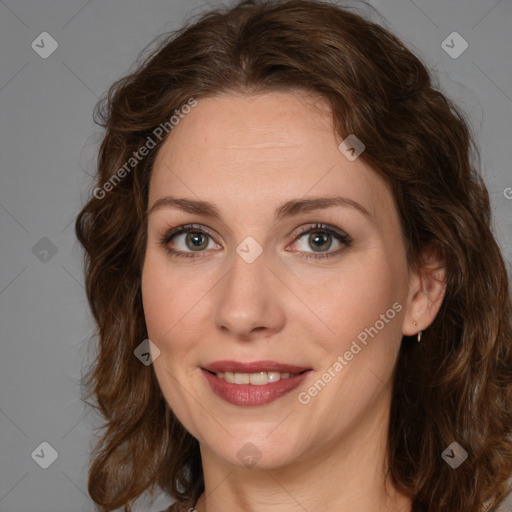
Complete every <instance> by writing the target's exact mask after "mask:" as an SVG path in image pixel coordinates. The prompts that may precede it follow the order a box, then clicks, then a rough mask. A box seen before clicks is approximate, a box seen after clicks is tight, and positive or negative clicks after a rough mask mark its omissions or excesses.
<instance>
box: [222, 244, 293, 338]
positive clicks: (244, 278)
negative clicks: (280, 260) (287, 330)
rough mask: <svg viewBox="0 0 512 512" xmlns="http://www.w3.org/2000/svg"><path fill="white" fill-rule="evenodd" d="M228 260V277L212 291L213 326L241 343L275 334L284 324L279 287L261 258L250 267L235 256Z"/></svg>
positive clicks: (281, 290)
mask: <svg viewBox="0 0 512 512" xmlns="http://www.w3.org/2000/svg"><path fill="white" fill-rule="evenodd" d="M231 260H232V261H231V262H230V265H231V267H230V269H229V271H228V272H227V275H226V276H225V278H224V279H222V281H221V283H219V284H220V286H218V287H216V289H215V293H216V296H215V306H214V308H213V322H214V324H215V326H216V327H217V328H218V329H220V330H221V331H224V334H228V333H229V334H230V335H231V336H232V337H233V338H236V339H238V340H242V341H250V340H254V339H257V338H266V337H269V336H271V335H273V334H276V333H277V332H279V331H280V330H281V329H282V328H283V326H284V323H285V311H284V302H283V300H282V298H283V293H284V291H283V289H282V288H283V285H282V283H281V282H280V281H279V279H277V277H276V276H275V275H274V273H273V271H272V270H271V269H270V268H269V267H268V264H267V261H266V258H265V256H264V254H261V255H260V256H259V257H258V258H257V259H256V260H255V261H253V262H252V263H248V262H247V261H245V260H244V259H243V258H241V257H240V256H239V255H238V254H236V253H235V254H233V257H232V258H231Z"/></svg>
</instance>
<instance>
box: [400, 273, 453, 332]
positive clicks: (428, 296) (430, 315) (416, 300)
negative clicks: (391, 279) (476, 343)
mask: <svg viewBox="0 0 512 512" xmlns="http://www.w3.org/2000/svg"><path fill="white" fill-rule="evenodd" d="M409 290H410V293H409V297H408V302H407V307H406V312H405V316H404V321H403V326H402V334H403V335H404V336H415V335H418V341H420V339H421V334H420V333H421V332H422V331H424V330H425V329H426V328H427V327H429V326H430V324H431V323H432V322H433V321H434V319H435V317H436V315H437V313H438V312H439V309H440V308H441V304H442V303H443V299H444V296H445V293H446V270H445V268H444V267H443V266H439V265H435V266H434V265H432V264H431V265H429V266H426V267H424V268H422V269H420V270H419V271H418V272H417V273H415V274H414V277H413V279H412V280H411V282H410V288H409Z"/></svg>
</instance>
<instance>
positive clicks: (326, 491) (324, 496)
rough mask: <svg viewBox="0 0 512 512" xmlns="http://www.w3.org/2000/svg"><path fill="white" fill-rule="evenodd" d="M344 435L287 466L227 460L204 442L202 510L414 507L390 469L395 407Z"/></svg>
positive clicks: (384, 510) (381, 511) (405, 511)
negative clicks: (391, 422)
mask: <svg viewBox="0 0 512 512" xmlns="http://www.w3.org/2000/svg"><path fill="white" fill-rule="evenodd" d="M369 416H370V417H367V418H364V419H363V420H362V422H359V423H358V425H357V427H356V428H354V429H353V431H352V432H351V433H350V434H349V435H346V434H345V436H344V438H343V439H334V440H332V443H329V444H328V445H327V444H326V445H325V447H324V449H322V450H318V447H317V446H315V447H312V449H311V450H310V451H305V452H304V453H303V454H302V455H301V457H300V458H298V459H294V461H293V463H292V464H290V465H287V466H280V467H276V468H267V469H259V468H257V467H256V466H255V467H253V468H250V469H249V468H240V467H234V466H232V465H230V464H227V463H226V462H225V461H223V460H222V459H219V458H218V457H216V455H215V454H214V452H212V451H210V450H209V449H208V448H207V447H205V446H203V445H201V455H202V460H203V472H204V478H205V492H204V493H203V495H201V497H200V498H199V500H198V502H197V504H196V506H195V510H196V511H197V512H221V511H222V512H235V511H237V512H238V511H239V510H244V511H247V512H285V511H286V512H290V511H297V512H304V511H305V510H307V511H308V512H320V511H322V512H323V511H325V510H337V511H340V512H345V511H346V512H368V511H369V510H371V511H372V512H396V511H400V512H411V510H412V509H411V504H412V501H411V499H410V497H408V496H407V495H405V494H404V493H402V492H400V491H398V490H397V489H396V488H395V486H394V485H393V484H392V483H391V482H390V480H389V478H388V477H387V476H386V475H387V428H386V429H383V428H382V425H388V421H389V408H388V407H383V408H382V409H381V410H380V411H377V412H376V411H373V414H371V415H369Z"/></svg>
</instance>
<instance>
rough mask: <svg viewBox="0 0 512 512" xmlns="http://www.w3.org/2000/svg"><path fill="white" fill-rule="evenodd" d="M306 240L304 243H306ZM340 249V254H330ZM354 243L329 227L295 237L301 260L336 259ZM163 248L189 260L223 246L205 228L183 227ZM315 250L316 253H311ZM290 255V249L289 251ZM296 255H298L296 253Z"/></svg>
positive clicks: (306, 229)
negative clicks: (334, 257) (335, 247)
mask: <svg viewBox="0 0 512 512" xmlns="http://www.w3.org/2000/svg"><path fill="white" fill-rule="evenodd" d="M302 239H303V240H302ZM333 243H334V245H337V246H338V248H337V250H334V251H332V250H330V249H331V248H332V246H333ZM351 243H352V239H351V238H350V236H349V235H347V234H346V233H345V232H343V231H341V230H339V229H338V228H335V227H333V226H328V225H326V224H314V225H309V226H305V227H302V228H300V229H299V231H298V233H295V240H294V244H295V245H298V251H296V252H297V254H298V256H300V257H301V258H312V259H318V258H327V257H331V256H336V255H337V254H339V253H340V252H342V251H343V250H344V249H345V248H346V247H349V246H350V245H351ZM160 244H161V245H162V246H163V247H164V248H165V250H166V251H167V252H168V253H169V254H170V255H172V256H178V257H185V258H198V257H201V256H203V255H204V254H203V253H204V252H205V251H207V250H208V249H220V248H221V246H220V245H218V244H217V243H215V242H214V241H213V237H212V235H210V234H209V233H208V232H207V231H206V230H205V228H204V227H202V226H200V225H197V224H188V225H184V226H179V227H177V228H174V229H172V230H171V231H169V232H166V233H165V234H164V235H163V236H162V237H161V239H160ZM309 249H312V251H309ZM286 250H287V251H289V250H290V249H288V248H287V249H286ZM294 252H295V251H294Z"/></svg>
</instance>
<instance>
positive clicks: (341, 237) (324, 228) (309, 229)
mask: <svg viewBox="0 0 512 512" xmlns="http://www.w3.org/2000/svg"><path fill="white" fill-rule="evenodd" d="M191 231H193V232H199V233H200V234H204V235H207V236H209V237H210V238H212V239H213V237H212V235H211V234H210V233H208V231H206V230H205V229H204V228H203V227H202V226H200V225H198V224H186V225H183V226H179V227H177V228H174V229H172V230H171V231H168V232H166V233H165V234H164V235H163V236H162V237H161V238H160V245H161V246H162V247H164V249H165V250H166V251H167V252H168V253H169V254H170V255H171V256H177V257H183V258H200V257H201V256H202V253H204V252H205V250H202V251H190V252H184V251H176V250H175V249H171V248H170V247H169V242H170V241H171V240H172V239H173V238H174V237H175V236H176V235H179V234H182V233H189V232H191ZM317 231H319V232H324V233H328V234H330V235H332V236H333V237H334V238H335V239H336V240H338V241H339V242H340V243H341V244H343V245H344V246H345V247H342V248H341V249H338V250H336V251H333V252H325V253H309V252H306V253H304V252H302V251H299V254H298V255H299V257H301V258H306V259H314V260H318V259H323V258H330V257H332V256H336V255H338V254H339V253H340V252H342V251H343V250H344V249H345V248H346V247H350V246H351V244H352V238H351V237H350V236H349V235H347V234H346V233H344V232H343V231H340V230H338V229H337V228H335V227H334V226H329V225H328V224H314V225H309V226H306V227H305V228H304V229H301V230H300V231H299V232H298V233H296V235H295V238H294V240H293V241H294V242H295V241H297V240H299V239H300V238H302V237H303V236H304V235H309V234H310V233H314V232H317Z"/></svg>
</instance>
